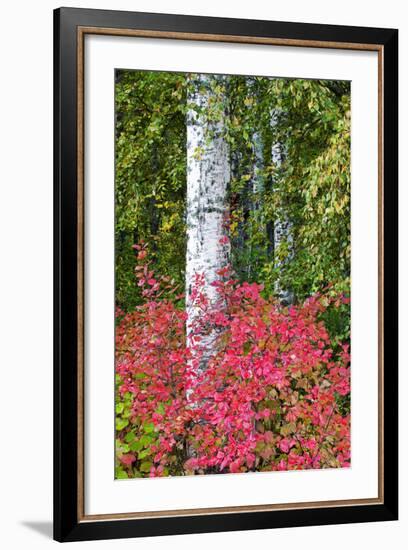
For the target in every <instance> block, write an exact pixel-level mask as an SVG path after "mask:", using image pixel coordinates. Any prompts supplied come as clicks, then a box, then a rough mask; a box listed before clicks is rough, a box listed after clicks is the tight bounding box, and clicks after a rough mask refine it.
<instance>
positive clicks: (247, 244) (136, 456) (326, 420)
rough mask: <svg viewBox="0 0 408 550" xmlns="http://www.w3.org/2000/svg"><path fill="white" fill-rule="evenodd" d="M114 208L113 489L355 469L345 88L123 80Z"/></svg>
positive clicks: (227, 79)
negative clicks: (144, 482) (197, 477)
mask: <svg viewBox="0 0 408 550" xmlns="http://www.w3.org/2000/svg"><path fill="white" fill-rule="evenodd" d="M115 200H116V202H115V216H116V226H115V251H116V252H115V253H116V258H115V269H116V305H117V342H116V350H117V368H116V371H117V382H118V395H117V404H116V413H117V426H116V427H117V437H118V439H117V444H116V449H117V471H116V475H117V477H120V478H122V477H123V478H126V477H140V476H145V475H152V476H153V475H185V474H186V473H188V474H191V473H220V472H222V473H225V472H227V471H229V472H244V471H257V470H275V469H291V468H296V469H299V468H309V467H339V466H347V465H348V464H349V413H350V409H349V356H348V340H349V317H350V316H349V294H350V84H349V83H348V82H343V81H321V80H300V79H282V78H266V77H255V76H250V77H248V76H225V75H202V74H181V73H169V72H151V71H149V72H143V71H126V70H120V71H119V70H118V71H117V72H116V180H115ZM234 331H235V332H234ZM316 350H318V351H316ZM242 369H244V371H243V370H242ZM319 392H320V393H321V395H320V397H319ZM220 396H221V397H220ZM237 399H238V401H237ZM209 403H218V404H217V405H211V407H209ZM248 403H249V405H248ZM232 410H234V413H233V414H232V413H231V411H232ZM294 411H295V412H294ZM265 434H266V435H265ZM244 441H245V442H246V443H245V445H244V443H243V442H244Z"/></svg>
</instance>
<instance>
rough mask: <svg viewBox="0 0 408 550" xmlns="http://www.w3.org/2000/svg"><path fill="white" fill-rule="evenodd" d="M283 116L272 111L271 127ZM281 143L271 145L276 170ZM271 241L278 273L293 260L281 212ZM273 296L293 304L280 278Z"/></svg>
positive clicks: (288, 230) (287, 227)
mask: <svg viewBox="0 0 408 550" xmlns="http://www.w3.org/2000/svg"><path fill="white" fill-rule="evenodd" d="M282 117H283V114H282V113H281V112H279V111H278V110H273V111H272V115H271V126H272V127H275V126H277V125H278V124H279V123H280V121H281V120H282ZM284 149H285V148H284V146H283V144H282V143H280V142H277V143H274V144H273V145H272V162H273V163H274V164H275V166H276V167H277V168H279V167H280V166H281V165H282V162H283V160H284V157H285V150H284ZM272 185H273V192H274V193H278V192H279V188H278V184H277V182H276V181H275V182H273V184H272ZM273 241H274V256H275V258H274V265H275V268H276V269H278V270H279V271H280V270H281V269H282V268H283V267H284V265H285V264H287V263H288V262H290V261H291V259H292V258H293V235H292V224H291V221H290V219H289V218H288V217H287V215H284V213H283V212H281V213H280V215H279V216H277V217H276V219H275V222H274V229H273ZM285 243H286V246H287V249H288V255H287V257H286V258H285V260H282V259H280V258H279V252H280V248H281V247H282V246H283V245H284V244H285ZM275 294H276V296H277V297H278V299H279V300H280V302H282V304H284V305H290V304H293V302H294V294H293V292H292V291H291V289H289V288H285V287H284V286H283V284H282V281H281V278H280V277H278V278H277V280H276V283H275Z"/></svg>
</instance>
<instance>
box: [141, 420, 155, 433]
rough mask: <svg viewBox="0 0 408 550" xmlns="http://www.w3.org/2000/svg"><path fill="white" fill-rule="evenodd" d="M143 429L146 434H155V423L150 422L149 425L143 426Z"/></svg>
mask: <svg viewBox="0 0 408 550" xmlns="http://www.w3.org/2000/svg"><path fill="white" fill-rule="evenodd" d="M142 428H143V431H144V432H146V433H147V434H150V433H152V432H154V424H153V422H150V423H149V424H143V426H142Z"/></svg>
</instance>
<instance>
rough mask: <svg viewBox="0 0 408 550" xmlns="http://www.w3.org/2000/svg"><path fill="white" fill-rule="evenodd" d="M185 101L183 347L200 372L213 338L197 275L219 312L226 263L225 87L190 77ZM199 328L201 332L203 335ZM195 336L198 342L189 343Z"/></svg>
mask: <svg viewBox="0 0 408 550" xmlns="http://www.w3.org/2000/svg"><path fill="white" fill-rule="evenodd" d="M188 88H189V91H188V97H187V103H188V112H187V253H186V313H187V321H186V332H187V345H188V346H189V347H190V348H191V349H193V350H194V351H193V353H195V354H197V353H198V354H199V364H198V366H197V368H198V369H199V370H203V369H205V367H206V364H207V363H208V360H209V358H210V357H211V355H212V354H213V353H214V346H215V343H216V338H217V333H216V330H215V329H214V328H211V327H202V326H201V325H200V319H201V317H202V313H203V312H202V309H201V307H200V305H199V304H197V301H196V300H195V299H194V292H193V291H194V288H195V283H196V278H197V276H202V278H203V279H202V286H201V287H200V291H201V292H202V294H203V295H204V296H205V299H206V300H207V302H208V306H209V307H210V308H213V307H221V308H222V307H223V304H222V303H220V298H219V293H218V292H217V289H216V288H215V287H214V286H213V283H214V282H215V281H217V280H219V278H220V275H219V271H220V269H222V268H224V267H226V266H227V265H228V264H229V256H230V245H229V239H228V238H227V236H226V221H227V212H228V210H227V203H226V194H227V186H228V183H229V180H230V165H229V147H228V144H227V141H226V138H225V116H226V99H225V82H224V81H223V79H222V77H219V76H209V75H193V76H192V77H191V79H190V83H189V87H188ZM204 328H205V330H204ZM197 333H198V335H199V337H200V341H199V342H197V341H195V340H194V335H197Z"/></svg>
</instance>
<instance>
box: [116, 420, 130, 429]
mask: <svg viewBox="0 0 408 550" xmlns="http://www.w3.org/2000/svg"><path fill="white" fill-rule="evenodd" d="M128 425H129V420H127V418H117V419H116V431H118V432H120V431H121V430H123V428H126V426H128Z"/></svg>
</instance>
